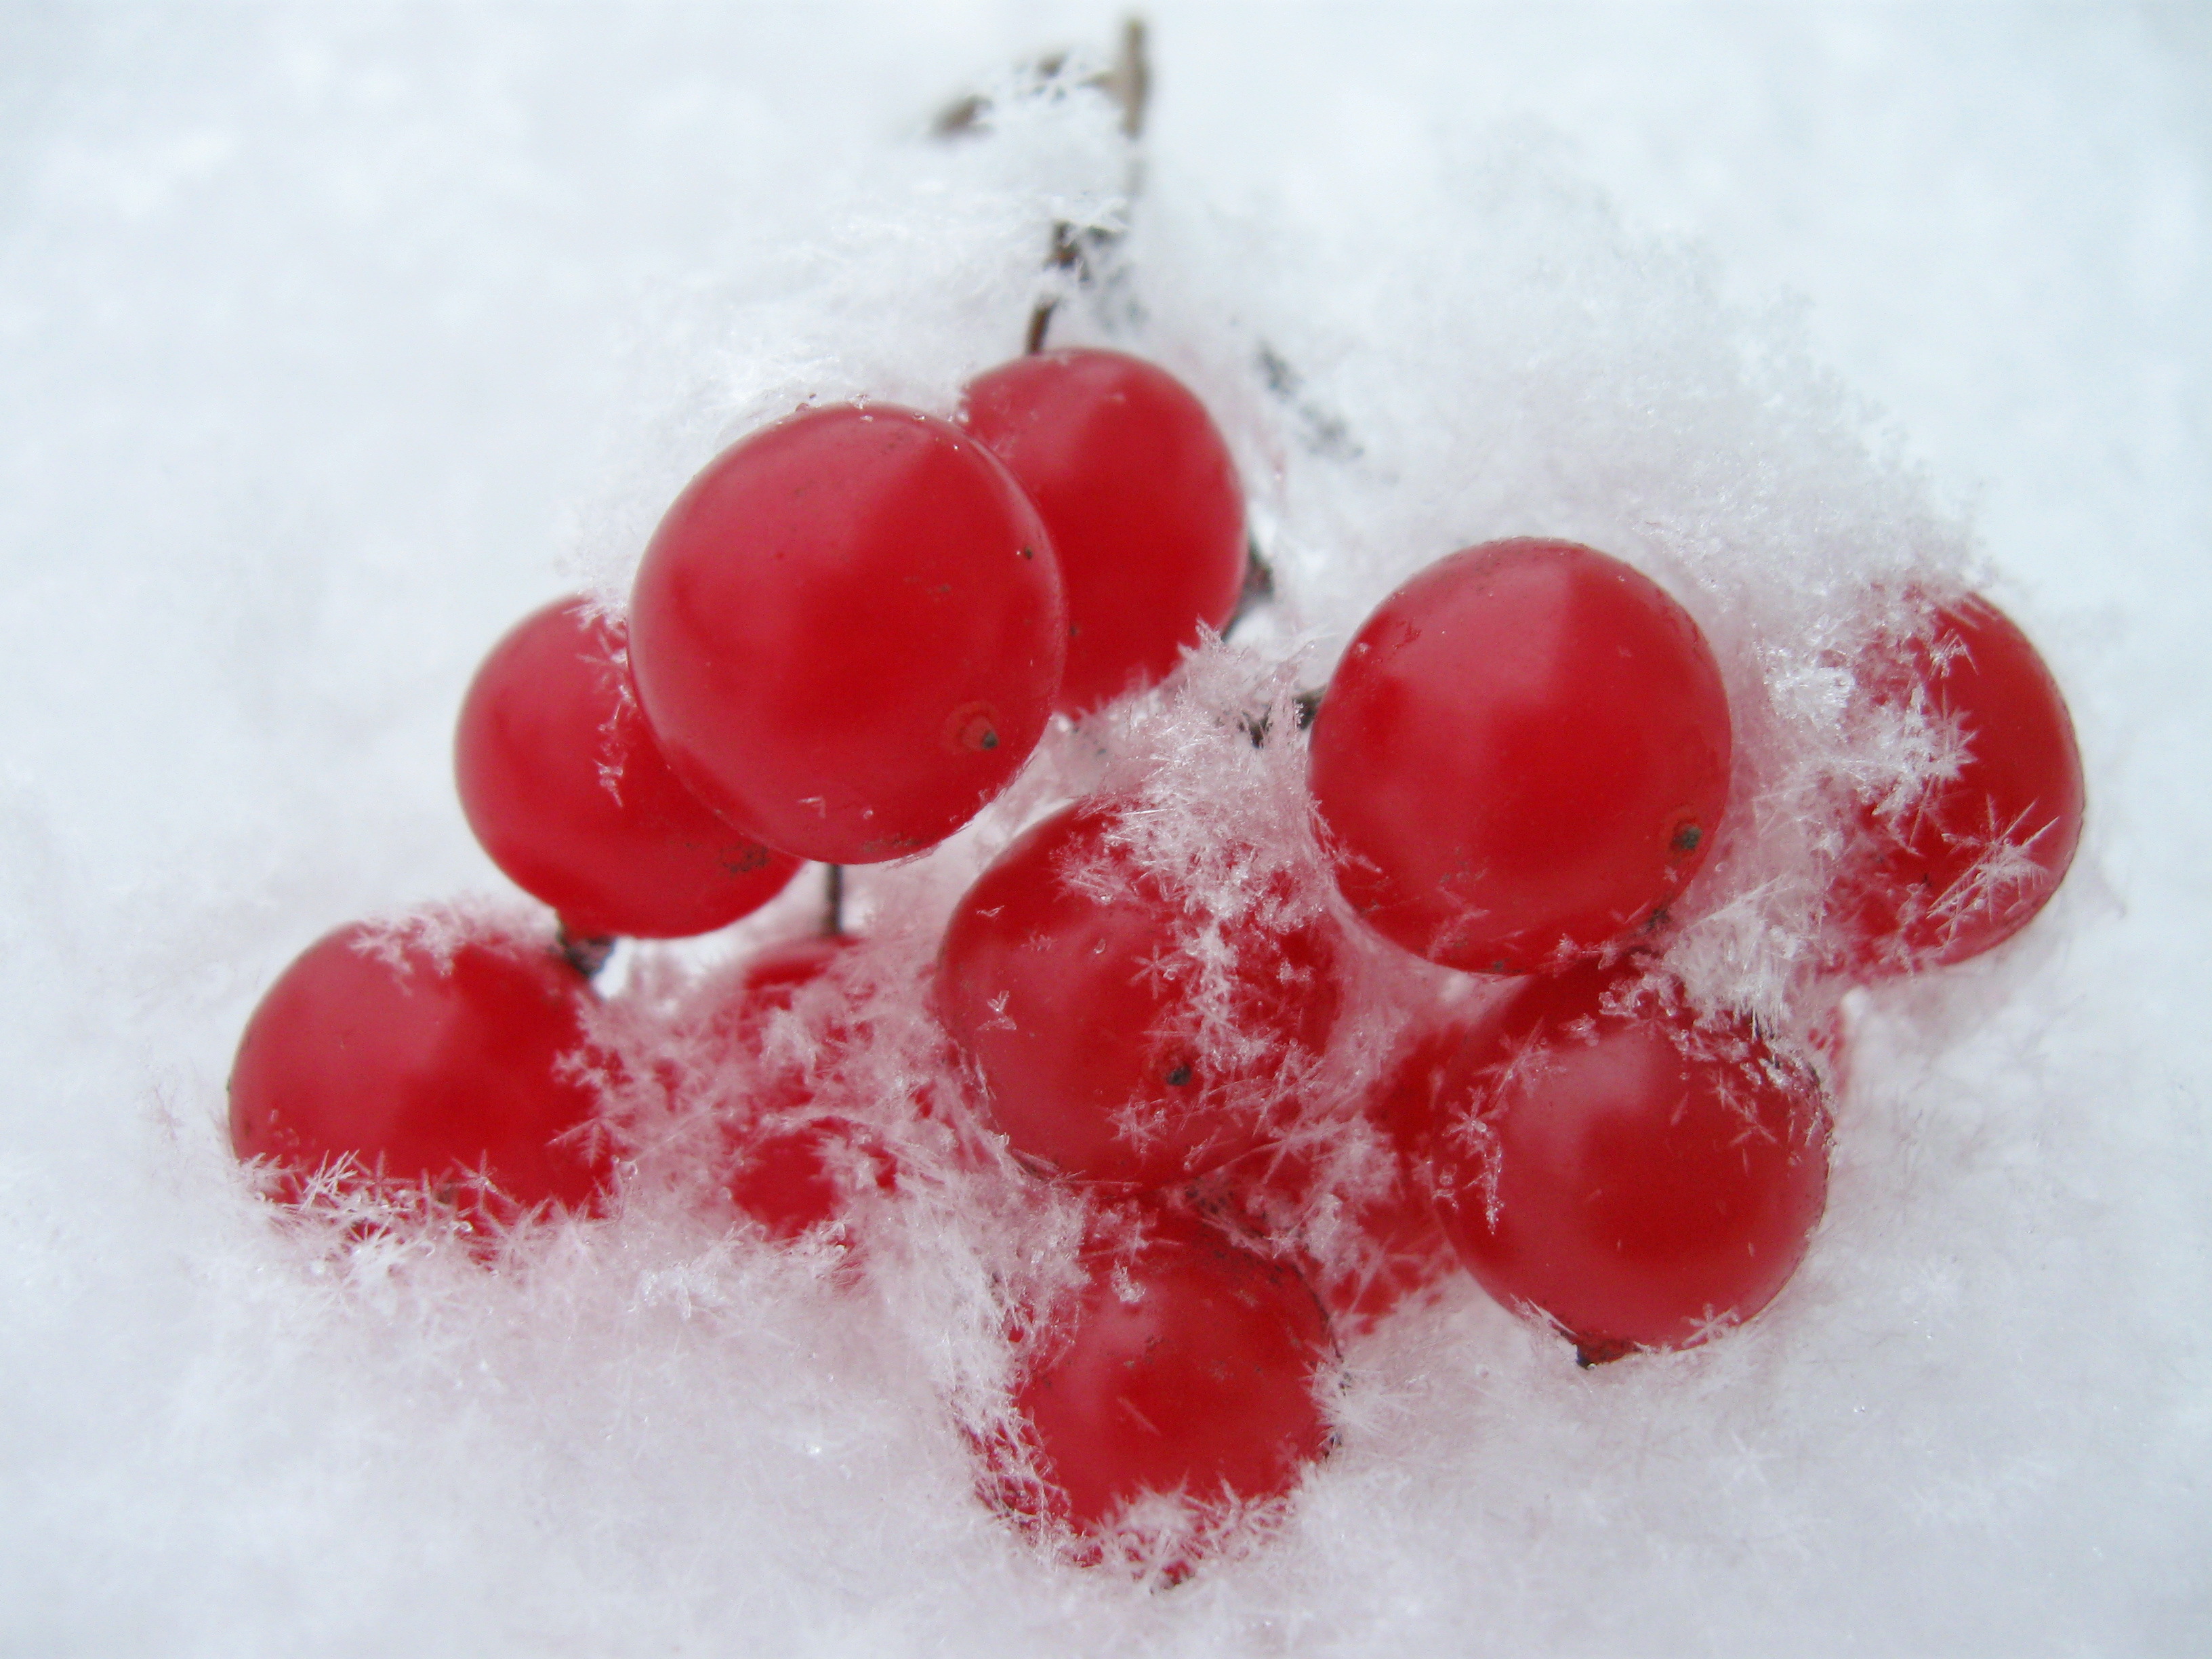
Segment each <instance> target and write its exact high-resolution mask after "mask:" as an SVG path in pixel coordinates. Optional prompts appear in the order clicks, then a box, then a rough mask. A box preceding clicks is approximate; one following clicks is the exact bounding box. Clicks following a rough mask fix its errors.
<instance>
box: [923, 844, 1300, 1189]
mask: <svg viewBox="0 0 2212 1659" xmlns="http://www.w3.org/2000/svg"><path fill="white" fill-rule="evenodd" d="M1114 825H1115V814H1114V811H1113V810H1112V809H1111V808H1109V807H1107V806H1104V805H1099V804H1097V803H1079V804H1078V805H1074V806H1072V807H1068V808H1066V809H1065V810H1064V811H1060V812H1058V813H1055V814H1054V816H1052V817H1048V818H1047V819H1046V820H1044V822H1042V823H1039V824H1036V825H1035V826H1033V827H1032V828H1031V829H1029V830H1028V831H1027V832H1026V833H1024V835H1023V836H1021V838H1020V839H1019V840H1018V841H1017V842H1015V843H1014V844H1013V845H1012V847H1010V848H1007V849H1006V852H1005V853H1003V854H1000V857H999V859H998V860H997V861H996V862H994V864H993V865H992V866H991V867H990V868H989V869H987V870H986V871H985V872H983V874H982V875H981V878H978V879H977V881H976V883H975V885H974V886H973V887H972V888H970V889H969V891H968V893H967V895H966V896H964V897H963V899H962V900H961V901H960V903H959V905H958V907H957V908H956V909H955V910H954V912H953V915H952V921H951V925H950V926H949V927H947V928H946V929H945V941H944V944H943V945H942V947H941V948H940V949H939V954H938V967H937V1000H938V1009H939V1015H940V1017H941V1018H943V1020H944V1022H945V1029H946V1030H948V1031H949V1032H950V1033H951V1036H952V1038H953V1040H954V1042H957V1043H958V1044H959V1045H960V1047H961V1048H962V1049H963V1051H964V1052H965V1053H966V1054H967V1055H968V1056H969V1059H970V1060H972V1061H973V1062H974V1063H975V1067H976V1069H977V1071H978V1072H979V1073H981V1077H982V1081H983V1085H984V1092H985V1096H986V1107H987V1115H988V1116H989V1117H990V1119H991V1121H993V1123H994V1125H995V1126H996V1127H998V1128H999V1129H1000V1131H1001V1132H1002V1133H1004V1134H1005V1135H1006V1139H1007V1140H1008V1141H1009V1143H1010V1144H1011V1145H1012V1147H1013V1150H1014V1151H1015V1152H1017V1153H1018V1154H1020V1155H1022V1156H1024V1158H1028V1159H1030V1160H1031V1161H1032V1162H1034V1163H1036V1164H1042V1165H1044V1166H1046V1167H1047V1168H1048V1169H1050V1170H1054V1171H1057V1172H1059V1173H1062V1174H1066V1175H1070V1176H1077V1177H1079V1178H1082V1179H1085V1180H1092V1181H1110V1182H1127V1183H1131V1184H1133V1185H1136V1186H1139V1187H1158V1186H1164V1185H1167V1184H1169V1183H1170V1182H1178V1181H1182V1180H1183V1179H1186V1178H1187V1177H1188V1176H1193V1175H1195V1174H1197V1173H1199V1172H1200V1171H1201V1170H1207V1169H1210V1168H1212V1167H1213V1166H1214V1165H1215V1164H1222V1163H1225V1162H1226V1161H1227V1160H1228V1159H1230V1158H1234V1157H1236V1156H1237V1155H1238V1154H1239V1153H1241V1152H1247V1151H1249V1150H1250V1149H1251V1148H1252V1147H1253V1146H1256V1145H1258V1144H1259V1142H1260V1141H1261V1139H1263V1138H1264V1137H1265V1136H1266V1135H1267V1133H1269V1132H1270V1129H1271V1127H1275V1126H1277V1125H1279V1121H1280V1120H1281V1119H1282V1118H1283V1116H1284V1115H1285V1114H1286V1112H1287V1111H1288V1110H1289V1109H1291V1107H1292V1105H1293V1104H1294V1096H1295V1093H1296V1091H1297V1088H1298V1087H1299V1085H1300V1083H1301V1080H1302V1079H1303V1078H1304V1075H1305V1073H1306V1072H1307V1071H1308V1070H1309V1069H1310V1066H1312V1064H1313V1063H1314V1060H1315V1059H1316V1056H1317V1055H1318V1054H1320V1053H1321V1051H1322V1048H1324V1047H1325V1046H1326V1044H1327V1042H1328V1034H1329V1031H1330V1030H1331V1028H1332V1027H1333V1026H1334V1024H1335V1019H1336V1011H1337V1005H1338V1000H1339V994H1338V985H1337V977H1336V946H1335V942H1334V938H1333V936H1332V934H1331V933H1330V931H1329V929H1328V925H1327V924H1326V923H1325V922H1322V921H1306V922H1304V923H1301V924H1299V925H1297V926H1295V927H1289V928H1285V929H1280V930H1278V929H1276V928H1274V927H1270V926H1268V925H1267V924H1266V923H1265V922H1264V921H1261V919H1260V918H1259V916H1258V915H1251V914H1248V915H1245V916H1244V917H1243V918H1241V919H1239V920H1237V921H1232V922H1231V923H1228V924H1226V925H1223V924H1221V923H1218V922H1212V921H1209V920H1208V918H1206V916H1204V915H1201V914H1200V913H1198V912H1197V911H1195V910H1194V909H1190V908H1185V905H1184V904H1183V902H1182V901H1181V900H1180V899H1179V898H1178V897H1177V896H1176V895H1174V894H1172V893H1170V891H1169V890H1167V889H1166V888H1165V887H1164V885H1163V884H1161V882H1160V881H1159V880H1158V878H1156V877H1154V876H1153V875H1152V874H1151V873H1150V872H1147V871H1146V870H1143V869H1141V868H1139V867H1138V866H1137V865H1136V864H1135V863H1134V862H1133V860H1132V859H1131V858H1130V856H1129V854H1127V852H1126V851H1125V850H1123V849H1122V848H1121V847H1119V846H1118V845H1116V844H1115V842H1114V840H1113V839H1112V833H1111V832H1112V830H1113V829H1114ZM1201 947H1202V948H1201Z"/></svg>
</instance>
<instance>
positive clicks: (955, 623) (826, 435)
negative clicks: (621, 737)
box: [630, 404, 1067, 864]
mask: <svg viewBox="0 0 2212 1659" xmlns="http://www.w3.org/2000/svg"><path fill="white" fill-rule="evenodd" d="M1066 629H1067V613H1066V605H1065V604H1064V603H1063V601H1062V599H1061V596H1060V570H1059V565H1058V562H1057V561H1056V560H1055V559H1054V555H1053V550H1052V544H1051V542H1050V540H1049V539H1048V537H1047V536H1046V534H1045V530H1044V526H1043V525H1042V524H1041V523H1040V522H1039V521H1038V520H1037V516H1036V509H1035V508H1033V507H1031V506H1030V503H1029V501H1028V498H1027V497H1026V496H1024V495H1023V494H1022V492H1021V489H1020V487H1019V486H1018V485H1017V484H1016V483H1014V481H1013V479H1012V477H1009V476H1008V475H1007V472H1006V469H1005V468H1004V467H1003V466H1001V465H1000V464H999V463H998V462H997V461H996V460H994V459H993V458H992V456H991V454H990V453H989V452H988V451H987V450H986V449H985V448H984V447H982V446H981V444H979V443H977V442H976V441H975V440H974V439H972V438H970V437H969V436H968V435H966V434H964V433H963V432H962V431H960V429H959V428H957V427H954V426H952V425H950V424H949V423H947V422H944V421H939V420H935V419H933V418H932V417H930V416H927V415H921V414H917V413H915V411H914V410H910V409H900V408H897V407H896V406H895V405H892V404H867V405H856V404H835V405H832V406H830V407H829V408H825V409H814V410H806V411H805V412H803V413H801V414H798V415H794V416H792V417H791V418H790V419H788V420H785V421H781V422H777V423H776V424H775V425H774V426H771V427H769V428H765V429H763V430H762V431H759V432H757V433H755V434H754V435H752V436H751V437H750V438H747V439H745V440H744V441H743V442H741V443H739V444H738V445H736V446H735V447H732V448H731V449H728V450H726V451H725V452H724V453H722V454H721V455H720V456H718V457H717V458H716V459H714V461H712V462H711V463H709V464H708V466H707V468H706V470H705V471H702V472H701V473H700V474H699V476H698V477H696V478H694V479H693V480H692V481H691V483H690V486H689V487H688V488H686V489H685V490H684V494H683V495H681V496H679V497H678V500H677V501H676V504H675V505H674V506H673V507H670V508H669V510H668V515H667V517H666V518H665V519H663V520H661V524H660V528H659V531H658V532H655V534H654V536H653V544H652V545H651V546H650V547H648V548H647V550H646V555H645V559H644V562H643V563H642V565H641V567H640V568H639V570H638V575H637V586H636V590H635V594H634V597H633V600H632V605H631V611H630V660H631V666H632V670H633V671H634V673H635V676H636V680H637V689H638V694H639V696H640V697H641V699H642V701H643V702H644V704H645V712H646V715H647V719H648V720H650V721H651V722H652V726H653V733H654V735H655V737H657V738H659V742H660V746H661V749H662V751H663V752H664V753H665V755H666V756H667V757H668V760H669V764H670V765H671V766H672V767H673V768H674V769H675V770H676V773H677V775H678V777H680V778H682V779H683V780H684V782H685V783H686V784H687V785H688V786H689V787H690V788H691V790H692V791H693V793H696V794H697V795H698V796H699V797H700V798H701V799H702V800H704V801H705V802H706V803H707V804H708V805H709V806H711V807H713V808H714V810H715V811H718V812H720V813H721V814H722V815H723V816H724V817H726V818H728V819H729V820H730V822H731V823H733V824H736V825H738V827H739V828H741V829H744V830H745V831H746V832H747V833H749V834H752V835H757V836H759V838H760V839H761V840H763V841H764V842H767V843H768V844H769V846H772V847H775V848H780V849H781V850H782V851H784V852H787V853H790V854H795V855H797V856H799V857H801V858H809V859H820V860H824V861H827V862H830V863H837V864H868V863H874V862H878V861H880V860H885V859H895V858H902V857H904V856H906V855H907V854H911V853H918V852H921V851H922V850H923V849H924V848H928V847H932V846H934V845H935V844H936V843H937V842H940V841H942V840H943V839H944V838H945V836H949V835H951V833H952V832H953V831H954V830H955V829H958V828H959V827H960V826H961V825H962V824H963V823H966V822H967V821H968V820H969V818H971V817H974V816H975V813H976V812H977V811H979V810H981V807H982V805H984V803H985V802H987V801H988V800H989V799H991V798H992V797H993V796H994V795H995V794H997V793H998V792H999V791H1000V789H1002V788H1003V787H1006V783H1007V782H1008V781H1010V780H1011V779H1012V777H1013V775H1014V774H1015V773H1016V772H1018V771H1019V770H1020V769H1021V766H1022V763H1023V762H1024V761H1025V760H1026V759H1028V757H1029V755H1030V750H1032V749H1033V748H1035V747H1036V742H1037V739H1038V738H1039V737H1040V736H1041V735H1042V732H1043V731H1044V727H1045V722H1046V721H1047V720H1048V719H1049V718H1050V716H1051V713H1052V702H1053V698H1054V696H1055V695H1056V694H1057V693H1058V691H1059V689H1060V667H1061V663H1062V660H1063V656H1064V653H1065V650H1066Z"/></svg>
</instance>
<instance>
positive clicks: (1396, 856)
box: [1312, 539, 1730, 974]
mask: <svg viewBox="0 0 2212 1659" xmlns="http://www.w3.org/2000/svg"><path fill="white" fill-rule="evenodd" d="M1729 743H1730V738H1729V707H1728V698H1727V696H1726V694H1725V692H1724V691H1723V689H1722V686H1721V677H1720V670H1719V668H1718V666H1717V665H1716V664H1715V662H1714V660H1713V655H1712V653H1711V650H1710V649H1709V648H1708V647H1707V646H1706V644H1705V637H1704V635H1701V634H1700V633H1699V631H1698V625H1697V623H1694V622H1692V620H1691V619H1690V616H1689V613H1688V612H1686V611H1684V610H1683V609H1682V608H1681V607H1680V605H1677V604H1675V603H1674V600H1673V599H1669V598H1668V596H1667V595H1666V593H1665V592H1662V590H1661V589H1660V588H1659V587H1658V586H1656V584H1654V583H1653V582H1652V581H1651V580H1650V579H1649V578H1647V577H1645V576H1644V575H1641V574H1638V572H1636V571H1634V570H1632V569H1631V568H1629V567H1628V566H1626V565H1625V564H1622V563H1621V562H1620V561H1619V560H1617V559H1611V558H1607V556H1605V555H1604V554H1602V553H1597V552H1594V551H1592V550H1590V549H1589V548H1587V547H1579V546H1577V545H1575V544H1572V543H1571V542H1559V541H1540V540H1534V539H1522V540H1516V541H1504V542H1492V543H1489V544H1486V545H1484V546H1481V547H1471V548H1468V549H1465V550H1462V551H1460V552H1458V553H1455V554H1453V555H1452V556H1450V557H1449V558H1446V559H1442V560H1439V561H1438V562H1437V563H1435V564H1433V565H1431V566H1430V567H1429V568H1427V569H1426V570H1425V571H1423V572H1421V574H1419V575H1417V576H1415V577H1414V578H1413V580H1411V581H1409V582H1407V584H1406V585H1405V586H1402V587H1401V588H1400V589H1399V590H1398V591H1397V592H1395V593H1393V594H1392V595H1391V596H1390V597H1389V599H1386V600H1384V601H1383V605H1381V607H1380V608H1379V609H1377V610H1376V612H1375V613H1374V615H1373V616H1371V617H1369V618H1368V619H1367V621H1366V623H1364V625H1363V626H1362V627H1361V628H1360V630H1359V632H1358V635H1356V636H1354V638H1353V640H1352V645H1351V647H1350V648H1348V649H1347V650H1346V652H1345V653H1344V660H1343V661H1342V663H1341V664H1340V665H1339V666H1338V668H1337V671H1336V674H1335V676H1334V678H1333V679H1332V680H1331V682H1330V684H1329V687H1328V694H1327V696H1325V697H1324V698H1323V700H1322V705H1321V710H1320V714H1319V715H1318V717H1317V719H1316V722H1315V725H1314V729H1313V738H1312V757H1313V758H1312V767H1313V769H1312V790H1313V799H1314V804H1315V805H1316V808H1317V809H1318V810H1319V811H1320V813H1321V817H1322V820H1323V822H1324V824H1325V826H1326V829H1327V834H1328V841H1329V843H1330V846H1331V852H1332V855H1333V857H1334V862H1335V866H1336V878H1337V883H1338V885H1339V886H1340V887H1341V888H1342V889H1343V891H1344V895H1345V896H1346V898H1347V899H1349V900H1350V901H1351V902H1352V908H1354V909H1355V910H1357V911H1358V913H1359V914H1360V915H1361V916H1362V917H1363V918H1364V919H1365V921H1367V922H1368V923H1369V924H1370V925H1371V926H1372V927H1375V928H1376V929H1377V930H1378V931H1379V932H1381V933H1383V935H1384V936H1385V937H1387V938H1389V939H1393V940H1395V941H1396V942H1397V943H1398V944H1400V945H1403V946H1405V947H1406V948H1407V950H1409V951H1413V952H1414V953H1415V954H1417V955H1419V956H1425V957H1428V958H1429V959H1430V960H1431V961H1432V962H1438V963H1443V965H1445V966H1446V967H1449V968H1462V969H1470V970H1472V971H1474V972H1477V973H1499V974H1511V973H1528V972H1534V971H1538V970H1542V969H1552V968H1556V967H1558V966H1559V965H1561V964H1562V963H1564V962H1565V961H1569V960H1571V959H1574V958H1576V957H1583V956H1588V955H1590V954H1592V953H1595V952H1597V951H1601V950H1603V949H1604V948H1605V947H1607V945H1613V944H1615V943H1617V942H1619V941H1621V940H1624V939H1630V938H1632V937H1633V936H1635V935H1636V934H1637V933H1639V932H1642V931H1643V930H1645V929H1648V928H1650V927H1654V926H1656V924H1657V923H1658V922H1659V921H1662V919H1663V917H1664V914H1665V911H1666V907H1667V906H1668V904H1670V903H1671V902H1674V900H1675V899H1676V898H1677V897H1679V896H1680V894H1681V892H1682V890H1683V889H1684V888H1685V887H1686V885H1687V884H1688V883H1689V881H1690V878H1692V876H1693V875H1694V874H1695V873H1696V872H1697V870H1698V867H1699V865H1700V864H1702V863H1703V862H1704V861H1705V854H1707V852H1708V851H1710V850H1711V846H1712V841H1713V835H1714V831H1715V829H1717V826H1718V824H1719V822H1720V817H1721V810H1722V807H1723V805H1724V804H1725V802H1726V800H1727V798H1728V781H1729Z"/></svg>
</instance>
